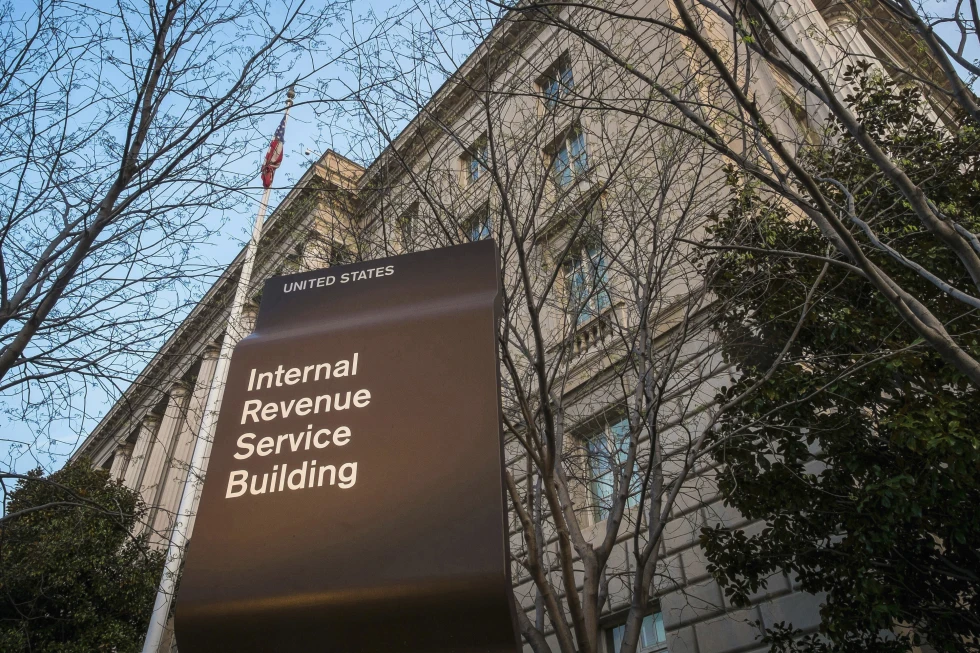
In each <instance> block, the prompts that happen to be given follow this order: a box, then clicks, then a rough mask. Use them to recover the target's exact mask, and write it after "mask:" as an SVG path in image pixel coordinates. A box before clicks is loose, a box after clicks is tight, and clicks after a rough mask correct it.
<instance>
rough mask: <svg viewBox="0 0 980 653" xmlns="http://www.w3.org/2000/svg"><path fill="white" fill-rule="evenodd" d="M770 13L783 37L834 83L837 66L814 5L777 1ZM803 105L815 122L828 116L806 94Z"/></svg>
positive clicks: (806, 74)
mask: <svg viewBox="0 0 980 653" xmlns="http://www.w3.org/2000/svg"><path fill="white" fill-rule="evenodd" d="M772 16H773V18H774V19H775V21H776V23H777V24H778V25H779V26H780V27H782V28H783V33H784V34H785V35H786V38H787V40H789V42H790V43H792V44H793V45H794V46H796V47H797V48H798V49H799V50H801V51H802V52H803V53H804V54H805V55H806V57H807V58H808V59H809V60H810V61H812V62H813V63H814V64H815V65H816V67H817V69H818V70H819V71H820V72H821V73H822V74H823V75H824V76H825V77H826V78H827V80H828V81H829V82H831V84H834V81H835V79H834V78H835V71H836V70H837V66H836V64H835V57H834V56H833V53H832V52H831V49H829V48H828V47H827V43H828V42H829V41H830V39H831V35H830V28H829V27H828V26H827V22H826V21H825V20H824V18H823V16H822V15H821V14H820V12H819V11H817V8H816V7H815V6H814V4H813V3H812V2H810V0H781V1H780V2H777V3H776V4H775V5H774V6H773V11H772ZM837 49H838V50H839V48H837ZM837 59H839V57H837ZM793 61H794V62H795V59H793ZM795 68H796V69H797V70H798V71H799V72H800V74H801V75H803V76H804V77H807V78H811V79H812V76H811V75H810V73H809V72H808V71H806V70H805V69H804V68H803V66H802V65H800V64H799V63H796V65H795ZM805 108H806V112H807V114H808V115H810V116H812V117H813V118H814V119H815V120H816V122H818V123H824V122H825V121H826V119H827V118H828V116H829V115H830V110H829V109H828V108H827V107H826V105H824V104H823V102H821V101H820V100H818V99H817V98H815V97H810V96H809V94H807V98H806V106H805Z"/></svg>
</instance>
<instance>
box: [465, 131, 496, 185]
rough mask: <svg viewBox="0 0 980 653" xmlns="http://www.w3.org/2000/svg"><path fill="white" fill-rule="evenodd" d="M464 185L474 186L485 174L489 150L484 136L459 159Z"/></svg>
mask: <svg viewBox="0 0 980 653" xmlns="http://www.w3.org/2000/svg"><path fill="white" fill-rule="evenodd" d="M461 161H462V163H463V178H464V181H465V183H466V184H467V185H468V184H475V183H476V182H477V181H479V180H480V177H481V176H483V173H484V172H486V170H487V166H488V165H489V161H490V148H489V144H488V142H487V137H486V136H481V137H480V138H479V139H477V141H476V142H475V143H473V145H471V146H470V147H469V149H468V150H467V152H466V154H464V155H463V157H462V158H461Z"/></svg>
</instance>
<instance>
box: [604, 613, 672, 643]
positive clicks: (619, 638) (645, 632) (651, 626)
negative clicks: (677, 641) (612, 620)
mask: <svg viewBox="0 0 980 653" xmlns="http://www.w3.org/2000/svg"><path fill="white" fill-rule="evenodd" d="M625 632H626V625H625V624H624V625H622V626H616V627H615V628H613V629H612V653H619V650H620V648H621V647H622V645H623V633H625ZM666 650H667V634H666V633H665V632H664V619H663V616H662V615H661V614H660V613H659V612H657V613H656V614H648V615H647V616H645V617H644V618H643V623H642V624H641V625H640V641H639V643H638V644H637V646H636V651H637V653H649V652H650V651H666Z"/></svg>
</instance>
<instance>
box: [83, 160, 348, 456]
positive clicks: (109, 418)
mask: <svg viewBox="0 0 980 653" xmlns="http://www.w3.org/2000/svg"><path fill="white" fill-rule="evenodd" d="M330 158H336V159H341V160H343V161H344V162H345V163H347V164H349V165H351V166H354V167H355V169H357V170H360V171H361V174H363V171H364V167H363V166H361V165H359V164H358V163H356V162H355V161H351V160H350V159H348V158H347V157H345V156H343V155H341V154H338V153H337V152H334V151H333V150H330V149H328V150H327V151H326V152H324V153H323V154H322V155H321V156H320V158H319V159H317V160H316V161H315V162H314V163H313V164H311V165H310V166H309V168H307V170H306V171H305V172H304V173H303V176H302V177H300V179H299V180H298V181H297V182H296V184H294V185H293V187H292V189H291V190H290V191H289V193H287V194H286V196H285V197H284V198H283V199H282V200H281V201H280V202H279V204H277V205H276V208H275V209H274V210H273V211H272V215H270V216H269V218H268V219H267V220H266V221H265V224H263V225H262V236H263V237H264V236H265V234H266V233H267V232H271V230H272V229H273V228H274V227H275V226H276V225H277V224H278V222H279V221H280V220H281V219H282V216H283V215H284V214H285V213H286V212H287V211H288V209H289V207H290V206H291V205H292V204H293V202H295V201H296V200H297V199H298V198H299V196H300V194H301V193H302V191H303V190H305V189H306V187H307V186H309V184H310V182H311V181H312V180H313V179H314V178H316V177H318V176H321V175H318V174H317V171H318V170H323V171H325V172H326V173H327V174H329V173H330V172H331V171H333V172H335V173H336V174H338V175H341V176H345V175H343V173H342V172H341V171H340V170H336V169H332V168H331V167H330V166H329V164H328V162H329V159H330ZM345 180H346V181H347V183H348V184H350V188H353V186H354V185H355V184H356V183H357V180H356V179H350V178H346V179H345ZM260 242H261V237H260ZM245 249H246V248H245V247H242V249H241V250H240V251H239V252H238V254H236V255H235V258H234V259H232V260H231V262H230V263H229V264H228V265H227V266H226V267H225V269H224V271H223V272H222V273H221V274H220V275H219V276H218V278H217V279H216V280H215V281H214V283H213V284H211V287H210V288H208V290H207V292H205V293H204V295H203V296H202V297H201V298H200V299H199V300H198V301H197V303H196V304H195V305H194V308H192V309H191V310H190V312H189V313H188V314H187V315H186V316H185V317H184V319H183V320H181V322H180V324H179V325H178V327H177V329H176V330H175V331H174V332H173V333H172V334H171V335H170V337H168V338H167V339H166V340H165V341H164V343H163V344H162V345H161V346H160V347H159V349H157V352H156V353H155V354H154V355H153V357H152V358H151V359H150V360H149V361H147V363H146V365H144V366H143V369H142V370H141V371H140V373H139V374H138V375H137V376H136V378H134V379H133V380H132V382H131V383H130V384H129V387H127V388H126V390H124V391H123V393H122V394H121V395H120V396H119V397H118V398H117V399H116V400H115V402H114V403H113V405H112V408H110V409H109V411H108V412H107V413H106V414H105V415H103V417H102V419H101V420H99V423H98V424H96V425H95V427H94V428H92V429H91V430H90V431H89V434H88V435H87V436H86V437H85V439H84V440H83V441H82V443H81V444H80V445H79V446H78V447H77V448H76V449H75V451H74V452H72V454H71V456H69V460H75V459H77V458H79V457H81V456H83V455H85V454H86V453H90V452H91V451H90V450H91V449H92V448H93V445H95V443H96V442H98V441H100V440H101V439H102V438H101V436H102V435H103V432H104V431H105V430H106V429H110V428H111V427H113V426H115V422H117V421H120V420H123V419H125V416H124V414H123V412H124V411H125V410H126V408H124V407H129V406H133V405H139V404H140V403H142V402H140V399H145V397H142V396H141V395H142V393H149V392H152V382H153V381H154V380H155V379H157V378H158V377H160V376H167V375H166V371H167V367H168V364H167V359H168V358H169V357H170V356H172V355H173V354H174V352H172V351H171V349H172V348H174V347H175V346H176V345H177V343H179V342H180V340H181V339H182V338H183V337H184V336H185V335H186V334H187V333H188V332H189V331H190V330H191V329H193V328H194V327H195V326H196V325H197V323H198V321H199V320H200V318H201V317H202V316H204V315H205V314H206V313H207V312H209V311H214V310H221V309H220V308H218V305H216V300H217V299H218V297H219V296H220V295H221V294H222V293H223V292H225V291H226V290H230V288H231V283H232V282H233V281H237V279H238V270H239V268H240V267H241V265H242V262H243V261H244V258H245ZM221 308H223V303H222V304H221Z"/></svg>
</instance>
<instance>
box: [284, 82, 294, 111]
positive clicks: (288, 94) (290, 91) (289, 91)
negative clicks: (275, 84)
mask: <svg viewBox="0 0 980 653" xmlns="http://www.w3.org/2000/svg"><path fill="white" fill-rule="evenodd" d="M295 97H296V84H295V83H293V84H290V85H289V88H288V89H287V90H286V104H287V105H289V106H292V105H293V98H295Z"/></svg>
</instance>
